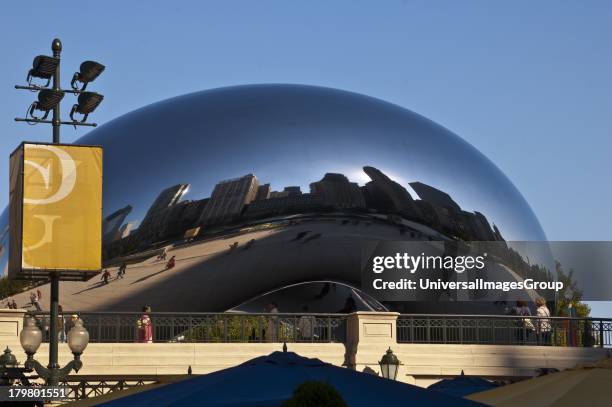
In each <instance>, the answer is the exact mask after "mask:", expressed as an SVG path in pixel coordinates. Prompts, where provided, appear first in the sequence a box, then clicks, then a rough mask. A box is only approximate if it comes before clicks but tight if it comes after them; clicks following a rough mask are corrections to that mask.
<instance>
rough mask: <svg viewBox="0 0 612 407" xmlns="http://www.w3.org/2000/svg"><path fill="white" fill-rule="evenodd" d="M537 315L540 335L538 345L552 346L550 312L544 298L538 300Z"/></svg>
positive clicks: (537, 329) (537, 326)
mask: <svg viewBox="0 0 612 407" xmlns="http://www.w3.org/2000/svg"><path fill="white" fill-rule="evenodd" d="M536 306H537V307H538V308H537V309H536V315H537V316H538V317H539V318H538V320H537V323H536V333H537V335H538V343H539V344H540V345H545V346H547V345H550V332H551V330H552V327H551V325H550V319H549V317H550V310H549V309H548V307H547V306H546V301H545V300H544V298H542V297H538V298H537V299H536Z"/></svg>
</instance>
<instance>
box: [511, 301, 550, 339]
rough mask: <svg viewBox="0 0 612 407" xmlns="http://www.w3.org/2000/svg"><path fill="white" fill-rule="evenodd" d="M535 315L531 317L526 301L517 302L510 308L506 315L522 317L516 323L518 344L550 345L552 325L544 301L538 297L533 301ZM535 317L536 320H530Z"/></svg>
mask: <svg viewBox="0 0 612 407" xmlns="http://www.w3.org/2000/svg"><path fill="white" fill-rule="evenodd" d="M535 304H536V314H535V315H532V313H531V309H530V308H529V305H528V304H527V302H526V301H522V300H519V301H517V302H516V305H515V306H513V307H512V308H510V309H509V310H508V311H507V313H508V314H509V315H513V316H519V317H523V318H522V319H520V321H518V322H517V328H519V329H517V331H516V332H517V340H518V342H519V343H526V342H532V341H533V340H535V341H537V343H539V344H541V345H550V344H551V332H552V325H551V322H550V319H548V318H550V310H549V309H548V307H547V306H546V301H545V300H544V299H543V298H541V297H538V298H537V299H536V301H535ZM532 316H536V317H537V318H530V317H532Z"/></svg>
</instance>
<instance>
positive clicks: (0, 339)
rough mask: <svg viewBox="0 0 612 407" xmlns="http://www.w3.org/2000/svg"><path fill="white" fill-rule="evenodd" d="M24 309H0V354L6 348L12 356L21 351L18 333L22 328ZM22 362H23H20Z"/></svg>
mask: <svg viewBox="0 0 612 407" xmlns="http://www.w3.org/2000/svg"><path fill="white" fill-rule="evenodd" d="M25 313H26V310H24V309H8V308H7V309H0V347H1V348H2V349H0V352H2V351H4V349H6V347H7V346H8V347H9V348H11V350H12V351H13V354H15V355H18V354H19V353H20V351H21V343H20V342H19V333H20V332H21V328H23V316H24V315H25ZM20 362H23V360H20Z"/></svg>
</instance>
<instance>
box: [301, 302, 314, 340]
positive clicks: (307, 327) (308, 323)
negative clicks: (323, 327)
mask: <svg viewBox="0 0 612 407" xmlns="http://www.w3.org/2000/svg"><path fill="white" fill-rule="evenodd" d="M302 312H303V313H307V312H308V305H304V306H303V307H302ZM297 327H298V330H299V332H300V339H302V340H305V341H311V340H312V338H313V334H314V332H313V327H314V317H313V316H312V315H302V316H301V317H300V320H299V321H298V326H297Z"/></svg>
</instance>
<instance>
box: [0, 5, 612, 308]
mask: <svg viewBox="0 0 612 407" xmlns="http://www.w3.org/2000/svg"><path fill="white" fill-rule="evenodd" d="M56 4H59V6H57V5H56ZM610 21H612V3H611V2H609V1H594V0H592V1H588V2H575V1H574V2H570V1H539V2H529V1H513V2H503V3H502V2H488V1H464V2H456V1H434V2H427V1H391V0H389V1H384V2H372V1H334V2H330V1H308V2H306V1H302V2H288V1H257V2H255V1H218V2H203V1H198V2H195V1H194V2H187V1H175V2H169V1H163V2H160V1H149V2H146V5H145V3H143V2H125V1H123V2H120V1H105V2H80V3H79V4H78V6H77V5H76V4H75V3H73V2H67V1H66V2H62V1H58V2H51V3H43V2H37V3H32V2H23V1H5V2H3V4H2V12H1V13H0V35H1V36H2V38H3V39H4V41H3V44H4V50H3V55H4V56H3V58H2V63H1V64H0V78H1V79H0V82H1V83H0V134H2V137H0V154H4V155H5V157H6V158H7V159H8V155H9V154H10V152H11V151H12V150H13V149H14V148H15V147H16V146H17V145H18V144H19V142H21V141H22V140H29V141H34V140H49V139H50V129H49V128H46V127H42V126H40V125H39V126H35V127H34V126H27V125H25V124H18V123H15V122H13V118H14V117H16V116H22V115H23V114H24V113H25V111H26V109H27V107H28V106H29V104H30V103H31V102H32V101H33V100H34V97H35V96H34V94H31V93H28V92H23V91H16V90H14V89H13V88H12V87H13V85H14V84H18V83H20V84H21V83H23V82H25V76H26V73H27V70H28V69H29V68H30V66H31V65H30V64H31V60H32V57H33V56H35V55H37V54H48V53H50V49H49V47H50V42H51V40H52V39H53V38H54V37H59V38H61V39H62V41H63V43H64V52H63V60H64V62H63V72H64V81H63V82H64V85H67V84H68V82H69V79H70V77H71V75H72V73H73V72H74V71H75V70H76V69H77V67H78V65H79V63H80V62H81V61H82V60H84V59H95V60H99V61H101V62H103V63H104V64H105V65H107V70H106V71H105V72H104V74H103V76H101V77H100V78H99V79H98V80H97V81H96V82H95V83H94V84H92V85H90V87H91V88H92V89H93V90H99V91H100V92H101V93H103V94H104V95H105V100H104V102H103V104H102V105H101V107H100V108H99V109H98V110H97V111H96V112H95V113H94V114H92V116H91V118H92V119H94V120H96V121H97V122H99V123H104V122H107V121H109V120H110V119H112V118H114V117H117V116H119V115H121V114H123V113H126V112H128V111H130V110H133V109H135V108H138V107H141V106H143V105H146V104H149V103H152V102H155V101H158V100H161V99H165V98H168V97H171V96H175V95H180V94H183V93H187V92H192V91H195V90H201V89H207V88H213V87H219V86H226V85H235V84H244V83H266V82H277V83H278V82H285V83H304V84H314V85H323V86H330V87H336V88H341V89H346V90H351V91H356V92H360V93H364V94H368V95H371V96H375V97H378V98H381V99H384V100H388V101H390V102H394V103H397V104H399V105H401V106H404V107H407V108H409V109H412V110H414V111H416V112H417V113H420V114H422V115H424V116H426V117H428V118H430V119H432V120H434V121H436V122H438V123H440V124H442V125H444V126H446V127H448V128H449V129H450V130H452V131H454V132H455V133H457V134H459V135H460V136H461V137H463V138H464V139H465V140H467V141H468V142H470V143H471V144H473V145H474V146H475V147H477V148H478V149H479V150H480V151H482V152H483V153H484V154H485V155H487V156H488V157H489V158H490V159H491V160H492V161H493V162H495V163H496V164H497V165H498V166H499V167H500V168H501V169H502V171H504V172H505V173H506V174H507V175H508V177H509V178H510V179H511V180H512V181H513V182H514V183H515V185H516V186H517V187H518V189H519V190H520V191H521V192H522V193H523V195H524V196H525V197H526V199H527V201H528V202H529V203H530V204H531V206H532V207H533V209H534V211H535V213H536V215H537V216H538V217H539V219H540V221H541V223H542V226H543V227H544V230H545V231H546V233H547V235H548V237H549V239H550V240H612V213H611V212H610V208H611V207H612V205H610V202H611V200H612V188H611V185H612V184H611V183H610V175H611V174H612V159H611V157H610V156H611V153H612V114H611V113H610V112H612V75H611V74H610V73H611V72H612V24H610ZM68 107H69V103H68V102H67V103H65V104H64V110H67V108H68ZM86 131H87V130H86V129H78V130H76V131H75V130H73V129H72V128H69V127H66V128H64V129H63V130H62V132H63V140H62V141H65V142H71V141H73V140H75V139H76V138H77V137H80V136H81V135H83V134H85V132H86ZM7 162H8V161H7ZM0 168H1V171H0V191H5V192H4V193H0V206H2V207H4V206H5V205H6V202H7V200H8V165H7V164H6V165H4V166H1V167H0ZM599 310H601V312H599ZM595 311H596V312H594V314H599V315H601V314H602V312H605V313H606V314H608V315H612V307H609V306H605V307H604V306H603V305H602V304H599V305H595Z"/></svg>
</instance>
